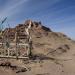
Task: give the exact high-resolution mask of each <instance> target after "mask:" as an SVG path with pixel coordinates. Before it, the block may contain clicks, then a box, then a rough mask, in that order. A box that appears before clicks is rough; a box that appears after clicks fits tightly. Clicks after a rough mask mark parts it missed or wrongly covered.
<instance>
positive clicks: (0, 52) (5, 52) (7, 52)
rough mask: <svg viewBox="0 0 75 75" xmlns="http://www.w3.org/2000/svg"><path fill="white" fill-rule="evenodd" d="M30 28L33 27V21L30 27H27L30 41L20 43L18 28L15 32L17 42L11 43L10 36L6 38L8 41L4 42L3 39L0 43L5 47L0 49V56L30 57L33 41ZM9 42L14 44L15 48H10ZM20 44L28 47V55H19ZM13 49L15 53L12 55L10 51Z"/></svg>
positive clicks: (13, 57) (12, 57)
mask: <svg viewBox="0 0 75 75" xmlns="http://www.w3.org/2000/svg"><path fill="white" fill-rule="evenodd" d="M30 29H31V21H30V23H29V25H28V27H27V28H26V27H25V32H26V33H27V36H28V38H27V40H28V43H19V42H18V40H19V38H18V33H17V29H16V32H15V39H14V40H15V43H9V38H8V39H6V40H7V42H4V43H3V41H2V43H0V45H3V46H4V47H3V49H2V50H0V58H11V59H28V58H29V57H31V55H32V53H31V49H32V41H31V36H30V32H29V30H30ZM2 39H3V38H2ZM9 44H10V45H11V46H14V49H10V48H9ZM19 46H25V48H27V56H22V55H19V52H20V51H19V49H18V47H19ZM12 51H13V52H14V53H15V55H10V53H11V52H12Z"/></svg>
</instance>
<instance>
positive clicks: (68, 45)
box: [0, 20, 75, 75]
mask: <svg viewBox="0 0 75 75" xmlns="http://www.w3.org/2000/svg"><path fill="white" fill-rule="evenodd" d="M29 21H30V20H27V21H25V23H23V24H18V25H17V26H16V27H15V28H6V29H5V30H4V31H3V36H4V39H5V38H9V40H10V42H14V39H15V32H16V31H17V32H18V37H19V39H20V41H19V42H22V43H25V39H26V35H25V34H26V33H25V27H27V26H28V25H29ZM8 30H9V31H8ZM30 35H31V37H32V47H33V48H32V53H33V55H38V56H41V57H43V56H46V57H49V59H44V60H43V59H41V58H38V59H37V60H27V61H26V60H25V61H20V60H8V61H10V62H11V64H13V63H14V64H15V65H18V66H25V67H27V68H28V69H29V68H30V69H29V70H27V72H23V73H15V72H14V71H12V70H11V68H10V69H8V68H5V70H4V68H0V74H2V72H3V74H2V75H7V74H8V75H13V74H14V75H75V63H74V62H75V41H73V40H72V39H70V38H69V37H68V36H67V35H65V34H63V33H61V32H53V31H52V29H50V28H47V27H45V26H44V25H42V23H41V22H35V21H31V30H30ZM0 41H2V39H1V38H0ZM43 58H44V57H43ZM50 58H51V59H50ZM12 61H13V62H12ZM10 67H11V66H10Z"/></svg>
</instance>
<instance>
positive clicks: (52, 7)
mask: <svg viewBox="0 0 75 75" xmlns="http://www.w3.org/2000/svg"><path fill="white" fill-rule="evenodd" d="M4 17H7V18H8V19H7V21H6V23H5V24H8V23H9V24H10V26H11V27H14V26H15V25H17V24H19V23H23V22H24V21H25V20H27V19H32V20H35V21H41V22H42V23H43V24H44V25H45V26H47V27H50V28H51V29H52V30H53V31H57V32H63V33H65V34H67V35H68V36H70V37H71V38H73V39H75V0H0V20H1V19H3V18H4Z"/></svg>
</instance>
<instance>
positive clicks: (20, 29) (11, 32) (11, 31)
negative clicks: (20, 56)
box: [3, 20, 51, 40]
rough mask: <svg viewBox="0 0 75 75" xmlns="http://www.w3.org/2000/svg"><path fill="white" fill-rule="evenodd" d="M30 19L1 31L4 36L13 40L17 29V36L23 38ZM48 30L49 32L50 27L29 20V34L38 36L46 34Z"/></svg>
mask: <svg viewBox="0 0 75 75" xmlns="http://www.w3.org/2000/svg"><path fill="white" fill-rule="evenodd" d="M30 21H31V20H27V21H25V23H24V24H18V25H17V26H16V27H15V28H6V29H5V30H4V32H3V35H4V37H5V38H7V37H8V38H9V39H11V40H13V39H14V38H15V32H16V31H17V33H18V36H19V38H20V39H25V37H26V34H25V27H27V26H28V25H29V22H30ZM48 32H51V29H49V28H47V27H45V26H42V24H41V22H35V21H34V22H32V21H31V34H33V35H38V36H40V35H41V34H42V35H46V34H47V33H48Z"/></svg>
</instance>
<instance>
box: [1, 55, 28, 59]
mask: <svg viewBox="0 0 75 75" xmlns="http://www.w3.org/2000/svg"><path fill="white" fill-rule="evenodd" d="M0 58H10V59H29V57H21V56H18V57H16V56H3V55H0Z"/></svg>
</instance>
